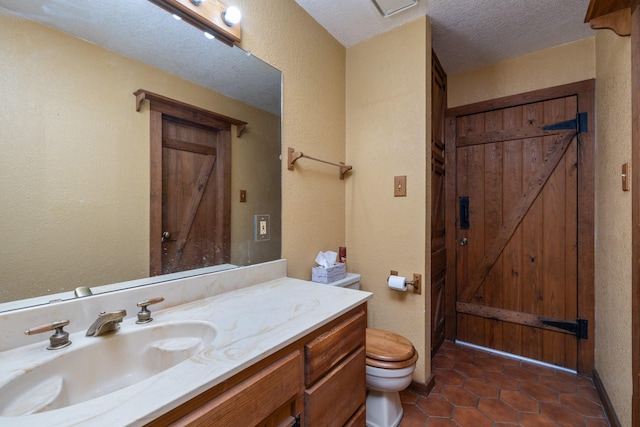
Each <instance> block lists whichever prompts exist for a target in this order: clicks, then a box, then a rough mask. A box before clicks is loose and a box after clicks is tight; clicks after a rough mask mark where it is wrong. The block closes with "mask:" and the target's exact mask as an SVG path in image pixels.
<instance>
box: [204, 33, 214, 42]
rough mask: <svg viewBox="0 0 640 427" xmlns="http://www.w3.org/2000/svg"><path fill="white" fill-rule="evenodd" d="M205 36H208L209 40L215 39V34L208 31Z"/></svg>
mask: <svg viewBox="0 0 640 427" xmlns="http://www.w3.org/2000/svg"><path fill="white" fill-rule="evenodd" d="M204 36H205V37H206V38H208V39H209V40H213V39H215V36H213V35H211V34H209V33H207V32H206V31H205V33H204Z"/></svg>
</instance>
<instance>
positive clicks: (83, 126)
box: [0, 17, 281, 301]
mask: <svg viewBox="0 0 640 427" xmlns="http://www.w3.org/2000/svg"><path fill="white" fill-rule="evenodd" d="M0 40H2V41H3V43H0V57H2V59H3V62H2V64H1V65H0V70H1V71H2V72H1V73H0V99H3V100H4V102H2V107H0V108H2V110H1V114H0V123H1V126H0V144H1V148H2V153H3V155H2V156H0V182H1V183H2V191H1V192H0V206H2V215H0V235H2V239H0V258H2V260H3V261H2V262H1V263H0V276H2V284H3V286H2V289H1V293H0V301H9V300H14V299H20V298H26V297H31V296H37V295H43V294H48V293H52V292H60V291H64V290H71V289H74V288H75V287H78V286H97V285H101V284H108V283H113V282H118V281H123V280H131V279H136V278H140V277H146V276H147V275H148V265H149V143H148V141H149V114H148V103H144V106H143V109H142V112H141V113H137V112H136V111H135V108H134V105H135V104H134V99H135V98H134V96H133V92H134V91H135V90H137V89H139V88H144V89H147V90H150V91H152V92H156V93H159V94H162V95H165V96H168V97H172V98H175V99H178V100H181V101H184V102H187V103H191V104H193V105H197V106H199V107H202V108H206V109H210V110H212V111H217V112H219V113H222V114H225V115H228V116H232V117H238V118H241V119H243V120H245V121H247V122H249V130H248V131H247V132H246V133H245V134H244V135H243V137H242V138H241V139H237V138H236V137H235V133H233V136H232V138H233V139H232V141H233V142H232V173H233V177H232V180H233V184H232V191H233V194H234V195H237V194H238V191H239V189H240V188H244V189H246V190H247V191H248V194H249V197H248V202H247V203H246V204H242V205H241V204H240V203H239V202H238V198H237V197H233V198H232V215H233V216H234V219H233V221H232V236H233V237H232V238H233V241H234V244H235V246H236V250H234V253H233V254H232V262H237V263H239V264H245V263H246V262H248V261H253V262H257V261H260V260H261V258H262V259H264V258H269V259H274V258H278V257H279V254H280V242H279V241H277V240H274V241H272V242H259V243H254V242H253V217H252V216H253V214H254V213H270V214H271V215H273V216H274V218H277V217H279V215H280V209H281V207H280V201H279V199H278V198H277V190H278V188H279V187H280V182H279V180H278V181H277V182H275V183H273V185H272V187H273V188H269V185H267V184H268V183H267V182H266V181H267V180H266V179H265V178H264V175H266V174H269V173H271V174H272V175H274V176H275V177H276V178H279V173H280V170H279V165H278V163H277V161H275V162H274V161H272V162H271V164H272V165H273V164H274V163H275V170H271V171H269V170H265V167H262V166H261V167H258V166H256V165H263V164H265V163H267V162H265V159H267V158H270V159H272V160H276V159H277V157H278V155H279V149H280V145H279V134H280V127H279V121H280V120H279V117H277V116H274V115H272V114H269V113H266V112H264V111H261V110H258V109H256V108H253V107H250V106H248V105H246V104H243V103H240V102H238V101H235V100H232V99H229V98H226V97H223V96H221V95H219V94H217V93H215V92H211V91H208V90H203V88H202V87H200V86H197V85H194V84H192V83H189V82H186V81H184V80H181V79H178V78H177V77H175V76H173V75H170V74H167V73H164V72H161V71H159V70H157V69H154V68H152V67H149V66H147V65H144V64H141V63H139V62H137V61H134V60H131V59H129V58H125V57H122V56H119V55H116V54H114V53H112V52H109V51H106V50H104V49H102V48H99V47H97V46H95V45H93V44H90V43H86V42H83V41H80V40H78V39H75V38H73V37H70V36H68V35H66V34H64V33H61V32H59V31H55V30H52V29H50V28H48V27H44V26H41V25H38V24H35V23H31V22H27V21H23V20H21V19H17V18H10V17H3V18H2V21H1V24H0ZM25 64H28V67H24V65H25ZM70 69H72V70H75V71H76V72H75V73H70V72H69V70H70ZM96 82H99V83H100V84H96ZM271 169H273V166H271ZM251 174H253V175H254V176H253V177H251V176H250V175H251ZM257 175H259V176H257ZM258 204H259V206H260V208H259V209H260V212H255V210H256V209H258V208H256V206H258ZM273 226H274V228H273V229H272V232H274V233H275V232H277V231H278V229H279V224H278V223H277V221H274V223H273ZM249 254H252V259H249ZM25 271H28V272H29V274H28V275H27V274H25Z"/></svg>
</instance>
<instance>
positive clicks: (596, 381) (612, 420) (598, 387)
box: [593, 369, 622, 427]
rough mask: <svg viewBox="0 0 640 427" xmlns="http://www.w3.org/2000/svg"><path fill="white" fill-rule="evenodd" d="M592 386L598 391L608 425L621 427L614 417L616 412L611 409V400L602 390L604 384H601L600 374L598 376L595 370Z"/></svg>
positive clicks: (603, 389) (605, 391)
mask: <svg viewBox="0 0 640 427" xmlns="http://www.w3.org/2000/svg"><path fill="white" fill-rule="evenodd" d="M593 384H594V385H595V386H596V390H597V391H598V395H599V396H600V400H602V407H603V408H604V414H605V415H606V416H607V418H608V419H609V424H610V425H611V427H622V425H621V424H620V420H619V419H618V416H617V415H616V411H615V409H614V408H613V404H612V403H611V399H609V394H608V393H607V390H606V389H605V388H604V383H603V382H602V379H601V378H600V374H598V371H597V370H596V369H594V370H593Z"/></svg>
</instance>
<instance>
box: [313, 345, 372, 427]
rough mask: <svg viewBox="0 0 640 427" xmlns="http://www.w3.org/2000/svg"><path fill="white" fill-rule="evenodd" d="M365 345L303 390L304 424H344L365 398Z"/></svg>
mask: <svg viewBox="0 0 640 427" xmlns="http://www.w3.org/2000/svg"><path fill="white" fill-rule="evenodd" d="M365 366H366V360H365V350H364V347H360V349H359V350H358V351H356V352H354V353H353V354H351V355H350V356H349V357H348V358H346V359H345V360H344V361H342V362H341V363H340V364H338V365H337V366H336V367H335V368H334V369H333V370H332V371H331V372H329V373H328V374H327V375H325V376H324V377H323V378H321V379H320V380H319V381H318V382H317V383H316V384H314V385H313V386H312V387H311V388H308V389H307V390H305V392H304V414H305V425H307V426H311V427H312V426H322V427H341V426H343V425H344V424H345V423H347V421H349V419H351V417H352V416H353V414H354V413H355V412H356V411H357V410H358V409H359V408H360V407H361V405H362V402H364V400H365V397H366V374H365Z"/></svg>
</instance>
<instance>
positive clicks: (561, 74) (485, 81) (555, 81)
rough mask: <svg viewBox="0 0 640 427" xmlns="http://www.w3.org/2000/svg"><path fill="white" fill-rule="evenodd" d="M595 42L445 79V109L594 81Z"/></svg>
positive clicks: (590, 41)
mask: <svg viewBox="0 0 640 427" xmlns="http://www.w3.org/2000/svg"><path fill="white" fill-rule="evenodd" d="M594 43H595V38H594V37H592V38H588V39H584V40H580V41H577V42H574V43H569V44H565V45H562V46H556V47H553V48H550V49H545V50H542V51H538V52H533V53H530V54H528V55H523V56H520V57H518V58H513V59H508V60H505V61H502V62H498V63H496V64H492V65H488V66H486V67H482V68H478V69H475V70H471V71H467V72H464V73H459V74H454V75H450V76H447V81H448V83H449V84H448V86H447V99H448V105H447V106H448V107H449V108H452V107H457V106H460V105H465V104H472V103H474V102H480V101H485V100H488V99H495V98H500V97H502V96H508V95H515V94H518V93H523V92H528V91H532V90H536V89H542V88H547V87H553V86H559V85H562V84H566V83H572V82H578V81H581V80H587V79H592V78H594V77H595V53H594Z"/></svg>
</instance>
